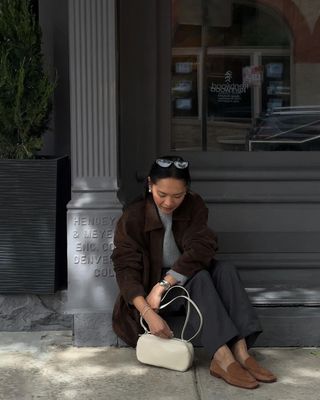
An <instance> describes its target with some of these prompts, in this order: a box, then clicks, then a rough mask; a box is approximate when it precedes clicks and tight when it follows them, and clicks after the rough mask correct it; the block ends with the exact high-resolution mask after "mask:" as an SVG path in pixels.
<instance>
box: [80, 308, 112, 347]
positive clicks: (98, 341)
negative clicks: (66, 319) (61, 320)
mask: <svg viewBox="0 0 320 400" xmlns="http://www.w3.org/2000/svg"><path fill="white" fill-rule="evenodd" d="M111 318H112V313H110V312H106V313H86V314H75V315H74V326H73V344H74V345H75V346H78V347H83V346H90V347H91V346H92V347H100V346H118V338H117V336H116V334H115V333H114V332H113V330H112V323H111Z"/></svg>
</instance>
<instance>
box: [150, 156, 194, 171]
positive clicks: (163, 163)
mask: <svg viewBox="0 0 320 400" xmlns="http://www.w3.org/2000/svg"><path fill="white" fill-rule="evenodd" d="M156 164H158V165H159V167H162V168H168V167H170V165H172V164H174V166H175V167H176V168H178V169H185V168H187V167H188V165H189V162H188V161H172V160H166V159H165V158H157V159H156Z"/></svg>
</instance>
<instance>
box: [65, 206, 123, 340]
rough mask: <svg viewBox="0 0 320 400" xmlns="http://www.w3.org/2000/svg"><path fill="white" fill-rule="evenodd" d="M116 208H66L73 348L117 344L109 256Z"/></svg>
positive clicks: (68, 310) (114, 292) (115, 291)
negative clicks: (113, 321)
mask: <svg viewBox="0 0 320 400" xmlns="http://www.w3.org/2000/svg"><path fill="white" fill-rule="evenodd" d="M120 207H121V205H120V204H119V208H110V209H109V208H108V209H69V211H68V300H67V303H66V309H65V312H66V313H69V314H73V315H74V332H73V333H74V344H75V345H76V346H107V345H114V346H115V345H117V344H118V340H117V337H116V335H115V334H114V332H113V330H112V310H113V305H114V302H115V299H116V296H117V294H118V286H117V283H116V279H115V274H114V270H113V265H112V261H111V254H112V250H113V236H114V230H115V226H116V222H117V220H118V218H119V217H120V215H121V208H120Z"/></svg>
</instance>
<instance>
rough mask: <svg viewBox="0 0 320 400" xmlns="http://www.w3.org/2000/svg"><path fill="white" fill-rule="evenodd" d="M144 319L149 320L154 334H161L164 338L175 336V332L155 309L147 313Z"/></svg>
mask: <svg viewBox="0 0 320 400" xmlns="http://www.w3.org/2000/svg"><path fill="white" fill-rule="evenodd" d="M144 319H145V321H146V322H147V324H148V326H149V330H150V332H151V333H152V334H153V335H155V336H159V337H161V338H164V339H171V338H172V337H173V332H172V331H171V329H170V328H169V325H168V324H167V323H166V321H165V320H164V319H163V318H161V317H160V315H158V314H157V313H156V312H154V311H153V310H150V311H148V312H147V313H145V317H144Z"/></svg>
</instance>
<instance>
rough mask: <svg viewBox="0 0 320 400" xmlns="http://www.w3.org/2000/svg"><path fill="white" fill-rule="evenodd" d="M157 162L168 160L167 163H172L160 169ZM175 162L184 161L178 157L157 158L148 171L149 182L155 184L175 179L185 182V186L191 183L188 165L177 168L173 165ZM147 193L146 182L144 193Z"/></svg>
mask: <svg viewBox="0 0 320 400" xmlns="http://www.w3.org/2000/svg"><path fill="white" fill-rule="evenodd" d="M157 160H168V161H173V163H172V164H171V165H170V166H169V167H161V166H160V165H159V164H158V163H157ZM175 161H178V162H185V161H186V160H184V159H183V158H182V157H179V156H161V157H159V158H157V159H156V160H155V161H154V162H153V164H152V165H151V168H150V171H149V175H148V176H149V177H150V179H151V182H152V183H157V181H158V180H160V179H165V178H175V179H179V180H183V181H185V183H186V185H187V186H188V185H189V184H190V182H191V178H190V172H189V165H187V166H186V167H185V168H177V167H176V166H175V165H174V162H175ZM147 192H148V182H146V193H147Z"/></svg>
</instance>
